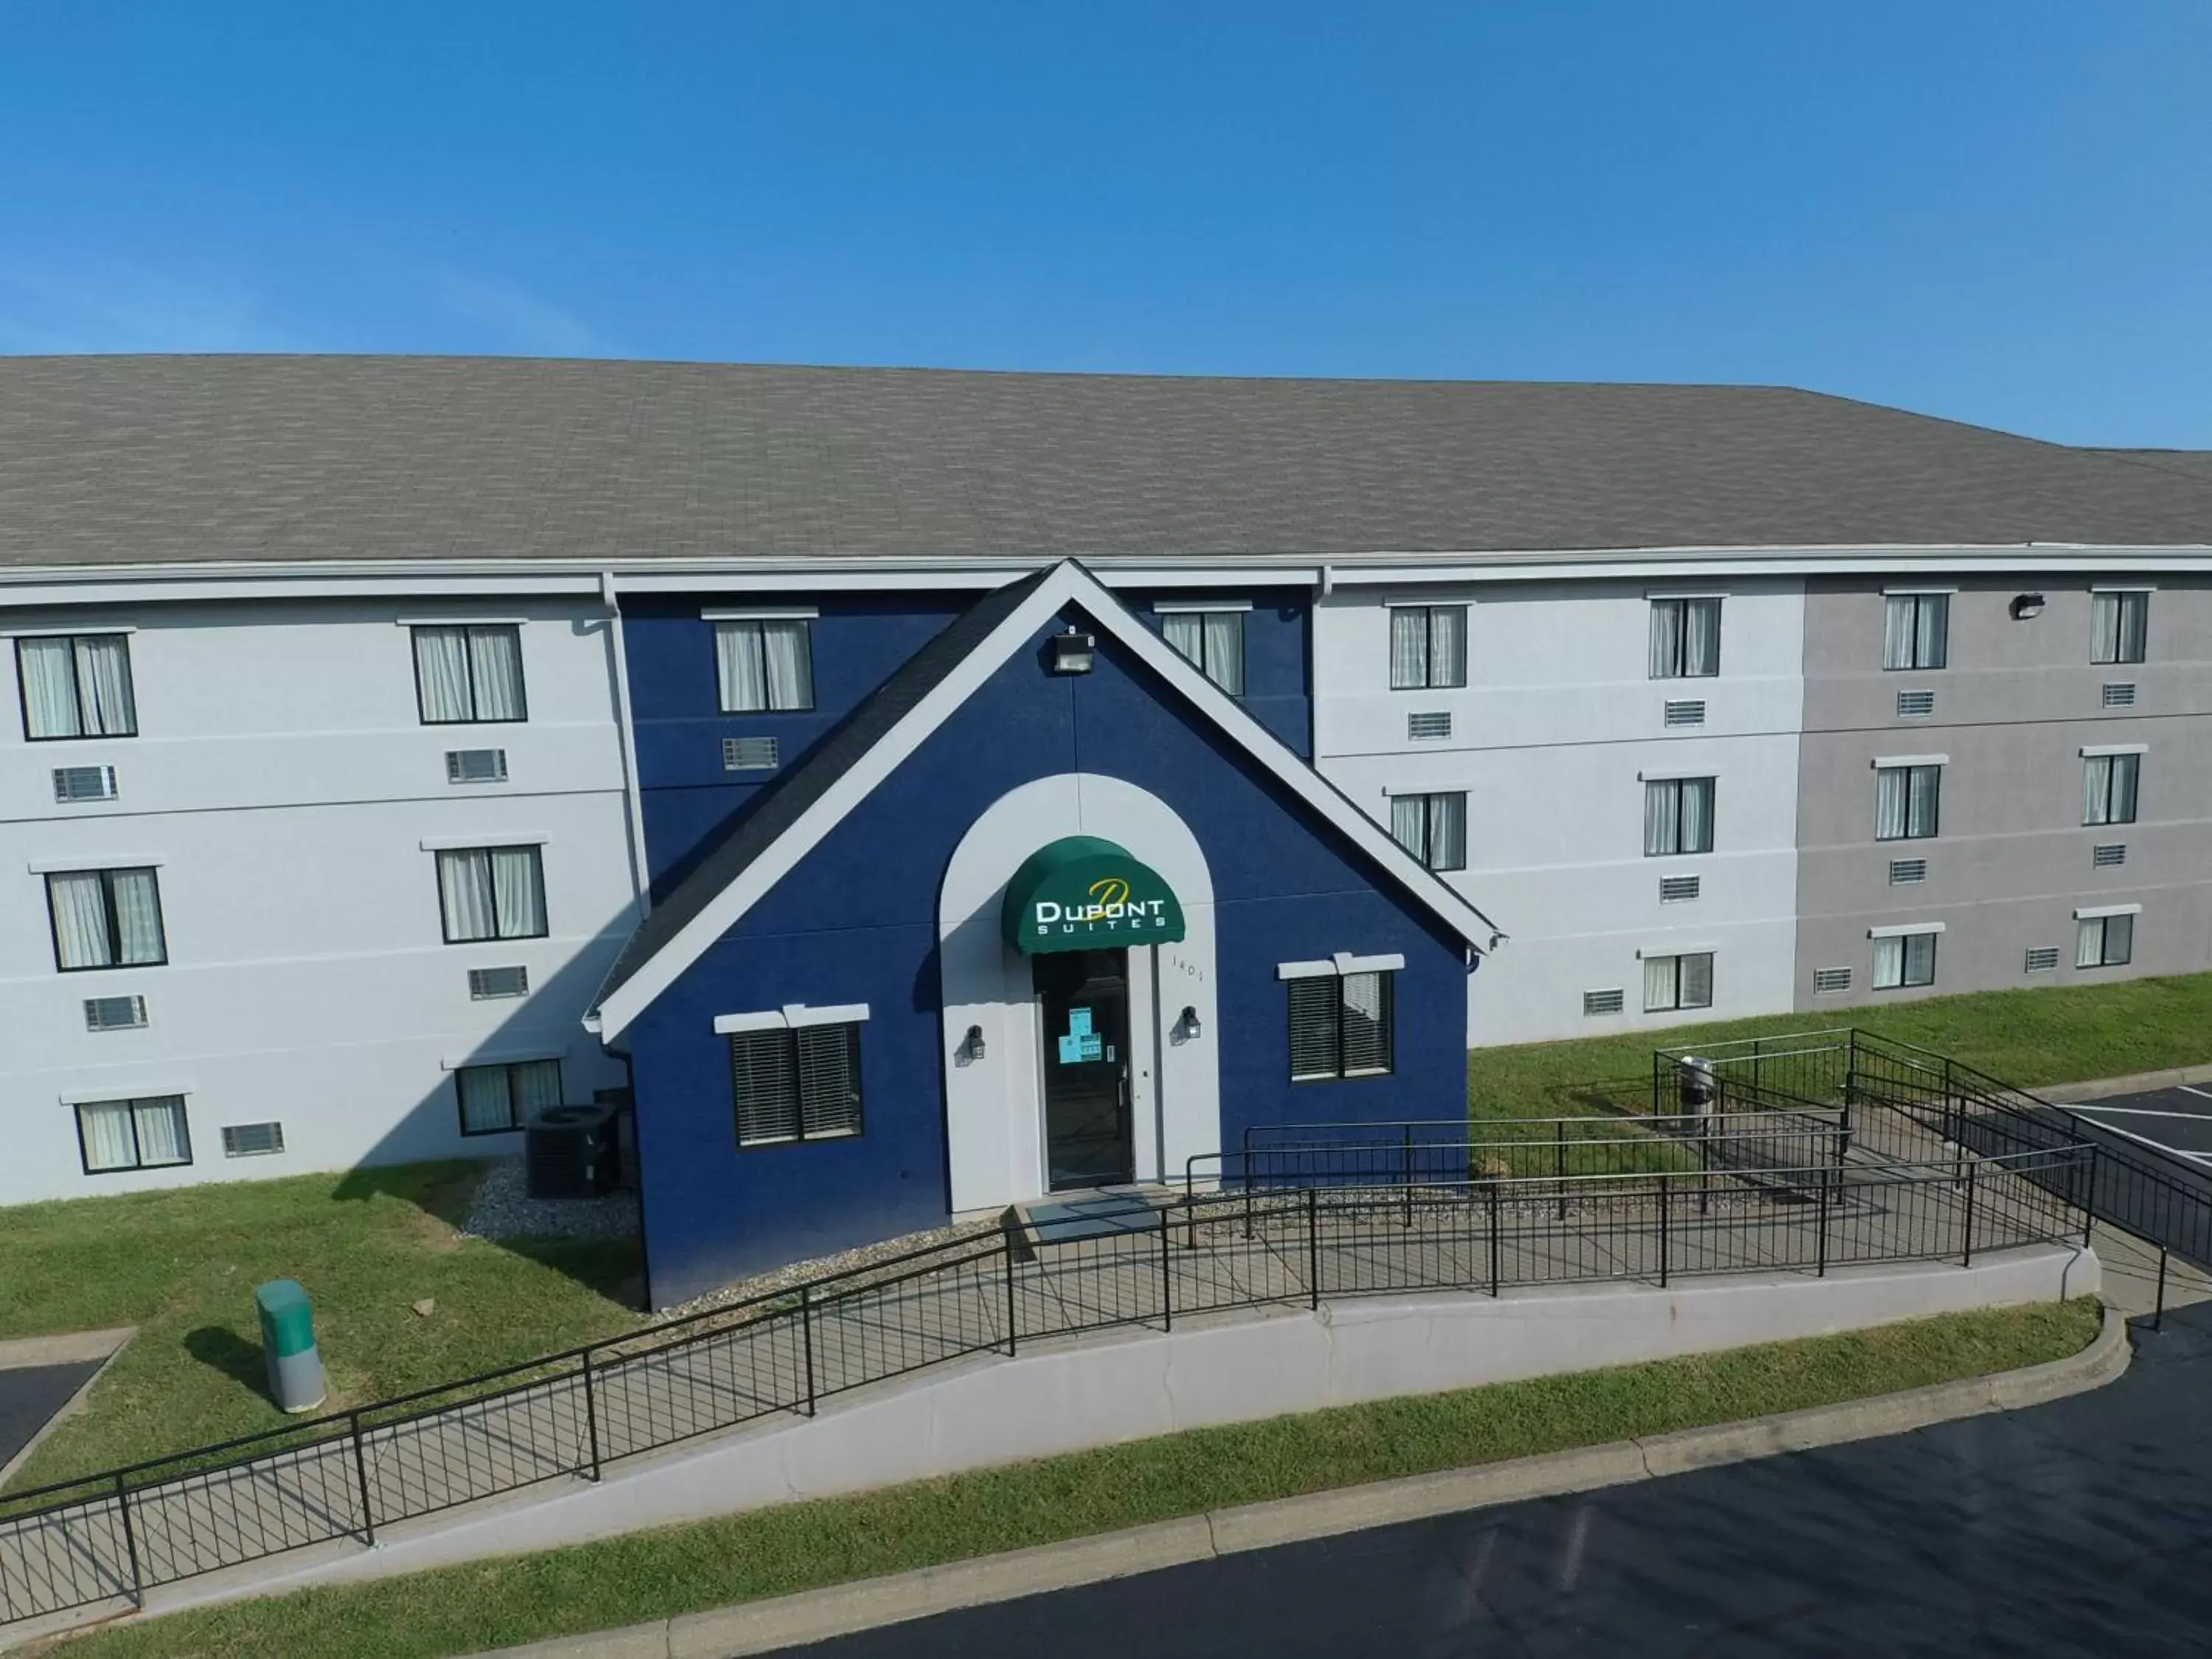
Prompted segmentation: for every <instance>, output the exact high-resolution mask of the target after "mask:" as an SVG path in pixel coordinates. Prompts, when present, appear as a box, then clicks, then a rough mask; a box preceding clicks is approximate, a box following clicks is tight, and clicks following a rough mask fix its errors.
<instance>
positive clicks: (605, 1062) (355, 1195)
mask: <svg viewBox="0 0 2212 1659" xmlns="http://www.w3.org/2000/svg"><path fill="white" fill-rule="evenodd" d="M628 932H629V920H628V918H627V917H625V918H623V920H622V921H621V922H620V923H619V931H618V932H617V933H613V934H611V935H609V936H606V938H605V948H595V949H592V950H589V951H584V952H582V953H581V954H580V956H579V957H577V958H575V959H574V960H573V961H571V962H570V963H568V965H567V966H565V967H564V968H562V969H561V970H560V971H559V972H558V973H556V974H555V975H553V976H552V977H551V978H550V979H548V980H545V981H543V982H542V983H538V984H534V985H533V986H532V987H531V992H530V994H529V996H527V997H526V998H523V999H521V1000H519V1001H517V1002H516V1003H514V1004H513V1005H512V1006H511V1008H510V1012H508V1014H507V1018H504V1019H503V1020H501V1022H500V1024H498V1025H497V1026H496V1027H495V1029H494V1030H490V1031H489V1032H486V1033H484V1034H483V1036H481V1037H479V1038H478V1039H477V1040H476V1042H474V1043H473V1045H471V1046H469V1047H468V1048H466V1049H465V1054H466V1057H467V1058H468V1059H470V1060H477V1061H481V1063H483V1064H486V1065H490V1064H496V1063H499V1062H501V1061H507V1060H532V1059H553V1058H558V1059H559V1060H561V1094H562V1100H563V1101H564V1102H565V1103H570V1104H580V1103H589V1102H590V1101H591V1099H592V1095H593V1093H594V1091H597V1090H600V1089H607V1088H617V1087H622V1086H624V1085H627V1083H628V1082H629V1077H628V1070H627V1067H626V1066H624V1065H623V1062H622V1061H621V1060H617V1059H615V1058H613V1057H611V1056H609V1055H606V1054H603V1053H601V1052H600V1050H599V1042H598V1041H597V1039H595V1038H593V1037H592V1036H590V1035H589V1034H588V1033H586V1031H585V1030H584V1029H583V1026H582V1024H580V1021H581V1018H582V1015H583V1012H584V1010H585V1008H586V1006H588V1005H589V1003H590V1001H591V998H592V994H593V992H595V991H596V990H597V989H598V987H599V982H600V981H601V980H602V979H604V978H605V973H606V967H607V963H608V962H609V961H610V960H611V957H612V953H613V951H615V950H617V949H619V948H620V942H621V940H622V939H625V938H627V937H628ZM479 948H480V949H483V948H489V947H479ZM477 1006H482V1005H477ZM453 1042H454V1044H455V1058H457V1059H458V1058H461V1057H462V1055H463V1052H464V1051H463V1049H462V1044H463V1042H464V1040H463V1039H461V1038H459V1037H458V1036H456V1037H455V1038H454V1039H453ZM457 1090H458V1083H457V1081H456V1079H455V1077H454V1074H453V1073H451V1072H447V1073H445V1074H444V1075H443V1077H441V1079H440V1080H439V1082H438V1084H437V1085H436V1086H435V1088H433V1089H432V1090H430V1091H428V1093H427V1094H425V1095H424V1096H423V1097H422V1098H421V1099H419V1100H417V1101H416V1103H414V1104H413V1105H412V1106H411V1107H410V1108H409V1109H408V1110H407V1112H406V1113H405V1115H404V1116H402V1117H401V1118H400V1119H399V1121H398V1122H396V1123H394V1124H393V1125H392V1127H391V1128H390V1129H388V1130H387V1131H386V1133H385V1134H384V1135H383V1136H382V1137H381V1138H380V1139H379V1140H378V1141H377V1143H376V1145H375V1146H373V1147H371V1148H370V1149H369V1150H368V1152H366V1153H364V1154H363V1155H362V1160H361V1162H360V1163H359V1164H357V1165H356V1167H355V1168H353V1169H351V1170H348V1171H346V1172H345V1173H344V1174H343V1176H340V1177H339V1179H338V1182H337V1185H336V1186H335V1187H334V1188H332V1189H331V1195H332V1196H333V1197H335V1198H337V1199H339V1200H348V1201H356V1202H359V1201H366V1200H371V1199H377V1198H390V1199H397V1200H400V1201H401V1202H403V1203H406V1204H411V1205H413V1206H415V1207H416V1209H418V1210H421V1211H422V1212H423V1213H424V1214H426V1215H428V1216H431V1217H434V1218H436V1219H437V1220H438V1221H440V1222H441V1223H443V1224H444V1225H447V1226H448V1227H451V1228H453V1229H455V1230H456V1231H458V1230H459V1229H460V1228H462V1227H464V1226H465V1225H467V1222H468V1219H469V1215H470V1212H471V1208H472V1206H474V1203H475V1200H476V1195H477V1188H478V1187H479V1186H480V1185H481V1184H482V1182H483V1177H484V1175H485V1173H486V1171H487V1166H488V1164H489V1161H490V1160H492V1159H495V1158H520V1157H521V1155H522V1142H523V1137H522V1133H521V1131H520V1130H519V1129H516V1130H507V1131H504V1132H501V1133H491V1134H477V1135H465V1134H463V1133H461V1127H460V1100H459V1094H458V1092H457ZM626 1162H627V1155H626ZM624 1174H625V1176H626V1177H630V1178H634V1176H635V1170H630V1169H628V1168H627V1167H626V1168H625V1170H624ZM488 1242H489V1243H494V1244H495V1245H496V1246H497V1247H498V1248H499V1249H502V1250H506V1251H507V1252H508V1253H510V1254H511V1255H518V1256H521V1257H524V1258H525V1259H526V1260H528V1261H535V1262H538V1263H539V1264H541V1265H543V1266H544V1267H550V1268H552V1269H553V1270H554V1271H556V1272H557V1273H562V1274H564V1275H566V1276H567V1277H568V1278H569V1279H574V1280H575V1281H576V1282H577V1283H578V1284H580V1285H584V1286H586V1288H588V1289H590V1290H592V1291H597V1292H598V1293H599V1294H600V1295H602V1296H605V1297H610V1298H611V1299H613V1300H616V1301H618V1302H621V1303H623V1304H624V1305H625V1306H629V1307H639V1306H641V1305H642V1304H643V1300H644V1294H645V1285H644V1273H643V1258H642V1255H641V1245H640V1243H639V1241H638V1239H637V1237H635V1235H632V1236H630V1237H623V1238H605V1237H597V1238H571V1237H515V1238H501V1239H495V1240H490V1241H488ZM212 1340H213V1337H212V1334H210V1341H212ZM203 1357H204V1356H203ZM209 1363H210V1364H213V1363H215V1362H214V1361H212V1360H210V1361H209ZM254 1364H255V1365H256V1366H257V1367H258V1365H259V1364H260V1359H259V1355H258V1351H257V1352H256V1353H255V1358H254ZM218 1369H221V1367H220V1366H218ZM255 1375H256V1376H257V1377H258V1375H259V1374H258V1370H257V1371H256V1373H255ZM257 1386H258V1383H257Z"/></svg>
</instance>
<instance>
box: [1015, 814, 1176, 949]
mask: <svg viewBox="0 0 2212 1659" xmlns="http://www.w3.org/2000/svg"><path fill="white" fill-rule="evenodd" d="M1000 922H1001V925H1002V926H1003V927H1005V929H1006V943H1008V944H1009V945H1012V946H1013V947H1014V948H1015V949H1016V950H1018V951H1024V952H1025V953H1027V954H1029V955H1031V956H1035V955H1036V954H1038V953H1039V952H1041V951H1110V950H1113V949H1115V948H1116V947H1117V946H1121V945H1172V944H1174V943H1175V942H1176V940H1178V939H1182V905H1181V904H1180V903H1178V902H1176V896H1175V893H1174V890H1172V889H1170V887H1169V886H1168V884H1167V883H1166V882H1164V881H1163V880H1161V879H1160V876H1159V872H1158V871H1156V870H1153V869H1152V867H1151V866H1147V865H1143V864H1139V862H1137V860H1135V859H1133V858H1132V857H1131V856H1130V855H1129V852H1128V849H1127V848H1122V847H1116V846H1115V844H1114V843H1113V842H1110V841H1101V840H1100V839H1098V837H1097V836H1065V837H1063V838H1062V839H1061V840H1059V841H1055V842H1050V843H1049V844H1048V845H1046V846H1043V847H1040V848H1038V849H1037V850H1036V852H1034V853H1032V854H1030V855H1029V857H1028V858H1026V859H1024V860H1022V867H1021V868H1020V869H1018V870H1017V871H1015V872H1014V878H1013V879H1012V881H1010V882H1008V883H1007V884H1006V908H1004V909H1003V910H1002V911H1000Z"/></svg>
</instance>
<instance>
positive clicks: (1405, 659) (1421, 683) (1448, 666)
mask: <svg viewBox="0 0 2212 1659" xmlns="http://www.w3.org/2000/svg"><path fill="white" fill-rule="evenodd" d="M1465 684H1467V607H1466V606H1465V605H1393V606H1391V608H1390V689H1391V690H1393V691H1421V690H1430V689H1431V688H1434V687H1439V686H1454V685H1465Z"/></svg>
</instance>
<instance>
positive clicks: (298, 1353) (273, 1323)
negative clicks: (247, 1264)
mask: <svg viewBox="0 0 2212 1659" xmlns="http://www.w3.org/2000/svg"><path fill="white" fill-rule="evenodd" d="M253 1303H254V1306H255V1307H256V1308H258V1310H260V1313H261V1352H262V1353H263V1354H264V1356H266V1357H267V1358H268V1361H269V1393H270V1398H272V1399H274V1400H275V1401H276V1403H277V1404H278V1405H279V1406H281V1407H283V1408H284V1409H285V1410H286V1411H288V1412H311V1411H313V1410H314V1408H315V1407H318V1406H319V1405H321V1404H322V1403H323V1395H324V1394H325V1388H324V1385H323V1357H322V1355H321V1354H319V1352H316V1350H315V1316H314V1310H313V1309H312V1308H310V1307H309V1306H308V1305H307V1291H303V1290H301V1288H300V1283H299V1281H298V1280H297V1279H270V1281H269V1282H268V1283H267V1284H266V1285H263V1286H262V1287H261V1288H260V1289H259V1290H258V1291H254V1293H253Z"/></svg>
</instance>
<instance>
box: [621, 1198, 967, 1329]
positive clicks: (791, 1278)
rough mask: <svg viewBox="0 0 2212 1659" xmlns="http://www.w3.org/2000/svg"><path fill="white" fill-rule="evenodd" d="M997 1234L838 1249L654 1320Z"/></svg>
mask: <svg viewBox="0 0 2212 1659" xmlns="http://www.w3.org/2000/svg"><path fill="white" fill-rule="evenodd" d="M997 1231H999V1224H998V1222H997V1221H996V1220H995V1219H986V1220H981V1221H969V1222H963V1223H962V1224H961V1225H957V1226H952V1227H933V1228H931V1229H930V1230H929V1231H927V1232H921V1233H908V1234H907V1235H906V1236H905V1237H902V1238H886V1239H884V1241H883V1242H882V1243H878V1244H863V1245H861V1246H860V1247H859V1248H858V1249H850V1250H840V1251H839V1252H838V1253H837V1254H836V1255H822V1256H816V1257H815V1258H814V1259H813V1260H811V1261H793V1262H790V1263H787V1265H785V1266H783V1267H777V1268H775V1269H774V1270H773V1271H771V1272H769V1273H756V1274H754V1275H753V1277H751V1278H750V1279H739V1280H738V1282H737V1283H736V1284H734V1285H724V1286H723V1287H722V1288H721V1289H720V1290H719V1291H708V1293H707V1294H706V1295H705V1296H702V1297H698V1298H697V1299H696V1300H694V1301H690V1302H686V1303H684V1304H680V1305H679V1306H677V1307H673V1308H663V1309H661V1310H659V1314H657V1315H656V1316H655V1317H659V1318H665V1317H671V1316H678V1315H683V1314H696V1313H705V1312H706V1311H707V1310H708V1309H710V1308H726V1307H728V1306H729V1305H730V1304H732V1303H734V1302H743V1301H744V1300H745V1299H746V1298H747V1297H755V1296H761V1295H764V1294H766V1293H767V1292H769V1291H781V1290H788V1289H789V1288H791V1287H792V1286H793V1285H797V1284H798V1283H799V1281H800V1280H801V1279H819V1278H820V1277H822V1275H823V1274H824V1273H843V1272H844V1271H846V1270H847V1269H848V1268H851V1267H872V1266H874V1265H875V1264H876V1263H877V1262H878V1261H890V1259H891V1258H892V1257H893V1256H896V1255H905V1254H906V1253H907V1252H908V1251H909V1250H921V1249H927V1248H928V1247H929V1246H930V1245H933V1244H948V1243H951V1242H952V1241H953V1240H954V1239H956V1238H975V1237H981V1236H982V1235H984V1234H990V1233H996V1232H997Z"/></svg>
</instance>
